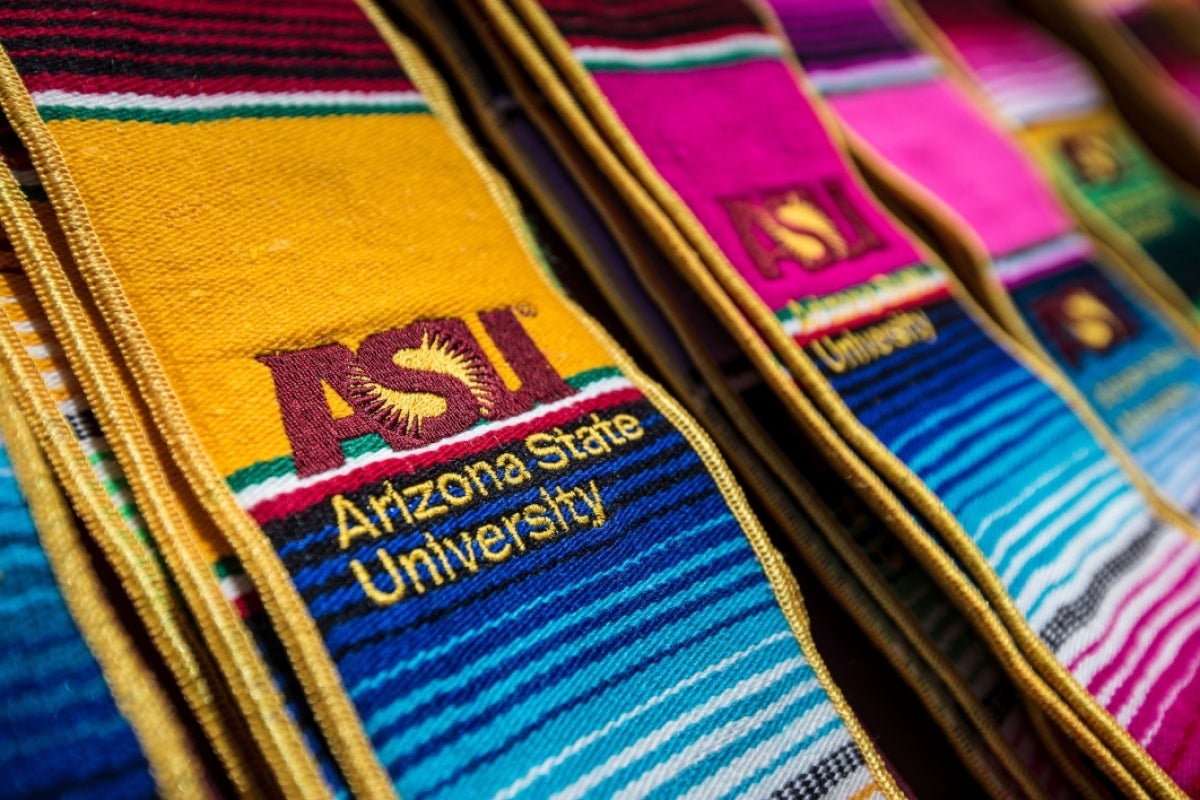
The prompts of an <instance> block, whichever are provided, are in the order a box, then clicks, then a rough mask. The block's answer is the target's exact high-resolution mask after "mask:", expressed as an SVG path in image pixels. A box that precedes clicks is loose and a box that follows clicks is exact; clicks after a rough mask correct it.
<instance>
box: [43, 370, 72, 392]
mask: <svg viewBox="0 0 1200 800" xmlns="http://www.w3.org/2000/svg"><path fill="white" fill-rule="evenodd" d="M38 372H39V374H41V376H42V383H44V384H46V386H48V387H49V388H51V389H61V388H63V386H65V385H66V382H65V381H64V380H63V376H62V373H61V372H58V371H51V370H47V371H45V372H43V371H42V370H38Z"/></svg>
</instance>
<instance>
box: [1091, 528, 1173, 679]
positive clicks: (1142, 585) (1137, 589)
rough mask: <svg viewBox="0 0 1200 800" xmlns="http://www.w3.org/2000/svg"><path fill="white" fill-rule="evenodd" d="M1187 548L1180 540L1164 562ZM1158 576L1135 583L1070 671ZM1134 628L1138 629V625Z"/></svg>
mask: <svg viewBox="0 0 1200 800" xmlns="http://www.w3.org/2000/svg"><path fill="white" fill-rule="evenodd" d="M1186 548H1187V543H1186V542H1180V543H1179V544H1177V545H1176V546H1175V547H1173V548H1172V549H1171V552H1170V553H1169V554H1168V556H1167V557H1166V558H1164V559H1163V563H1164V564H1167V563H1170V562H1171V561H1172V560H1173V559H1174V558H1175V557H1176V556H1178V555H1179V553H1180V552H1181V551H1183V550H1184V549H1186ZM1156 577H1158V571H1157V570H1153V571H1151V572H1150V573H1148V574H1147V575H1146V577H1145V578H1143V579H1142V580H1141V581H1139V582H1138V583H1137V584H1135V585H1134V587H1133V588H1132V589H1131V590H1130V592H1129V594H1127V595H1126V596H1125V599H1124V600H1122V601H1121V602H1120V604H1119V605H1118V606H1117V607H1116V609H1115V610H1114V611H1113V615H1112V617H1111V618H1110V619H1109V622H1108V625H1107V626H1106V627H1105V629H1104V631H1103V632H1102V633H1101V634H1100V636H1098V637H1097V638H1096V640H1095V641H1094V642H1092V643H1091V644H1089V645H1088V646H1087V648H1086V649H1084V650H1083V652H1081V653H1080V654H1079V655H1077V656H1076V657H1075V658H1074V659H1072V660H1071V663H1070V664H1068V665H1067V669H1068V670H1069V671H1070V672H1074V671H1075V668H1076V667H1078V666H1079V662H1081V661H1083V660H1084V659H1085V658H1087V657H1088V656H1090V655H1091V654H1092V653H1094V652H1095V651H1096V650H1098V649H1099V648H1100V646H1101V645H1102V644H1104V642H1105V640H1107V639H1108V637H1109V635H1110V634H1111V633H1112V631H1113V628H1115V627H1116V625H1117V620H1118V619H1119V618H1120V616H1121V612H1123V611H1124V610H1125V609H1126V608H1128V607H1129V605H1130V604H1132V603H1133V601H1134V600H1136V599H1137V596H1138V595H1139V594H1141V593H1142V591H1144V590H1145V589H1146V587H1148V586H1150V584H1152V583H1153V582H1154V579H1155V578H1156ZM1160 602H1161V601H1160ZM1134 629H1135V630H1136V626H1135V628H1134Z"/></svg>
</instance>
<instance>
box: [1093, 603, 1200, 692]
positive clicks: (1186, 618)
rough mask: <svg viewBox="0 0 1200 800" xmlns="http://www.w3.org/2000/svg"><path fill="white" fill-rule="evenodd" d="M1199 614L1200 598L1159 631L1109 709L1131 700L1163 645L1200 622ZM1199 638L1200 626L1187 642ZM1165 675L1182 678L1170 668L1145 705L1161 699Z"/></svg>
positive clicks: (1118, 689)
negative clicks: (1178, 632) (1174, 635)
mask: <svg viewBox="0 0 1200 800" xmlns="http://www.w3.org/2000/svg"><path fill="white" fill-rule="evenodd" d="M1168 599H1169V598H1168ZM1197 612H1200V597H1197V598H1196V599H1195V600H1193V601H1192V602H1191V603H1188V604H1187V606H1186V607H1185V608H1184V609H1183V610H1182V611H1180V613H1179V614H1177V615H1175V617H1173V618H1172V619H1171V621H1170V623H1169V624H1168V625H1166V626H1165V627H1164V628H1163V629H1162V630H1161V631H1159V633H1158V635H1157V636H1155V637H1154V640H1153V642H1152V643H1151V645H1150V647H1149V648H1148V649H1147V650H1146V652H1145V653H1144V654H1143V655H1142V657H1141V658H1139V659H1138V661H1137V668H1135V669H1134V671H1133V673H1132V674H1131V675H1130V676H1129V678H1128V679H1127V680H1126V681H1125V682H1124V683H1122V684H1121V685H1120V686H1119V687H1118V688H1117V691H1116V694H1114V695H1113V698H1112V700H1111V701H1109V704H1108V705H1109V708H1111V709H1117V708H1120V707H1121V706H1122V705H1124V704H1125V703H1126V701H1128V700H1129V699H1130V697H1131V696H1132V695H1133V690H1134V688H1135V687H1136V686H1137V684H1138V683H1141V682H1142V681H1141V680H1140V679H1142V678H1145V677H1147V675H1146V673H1145V670H1146V668H1147V667H1149V665H1150V663H1151V662H1152V661H1154V659H1155V657H1157V656H1158V654H1159V653H1160V652H1161V650H1162V647H1163V645H1164V644H1165V643H1166V640H1167V639H1168V638H1170V636H1171V634H1172V633H1173V632H1174V631H1176V630H1178V629H1179V627H1180V626H1181V625H1184V624H1186V623H1188V622H1190V621H1200V620H1196V617H1197ZM1197 636H1200V624H1198V625H1197V626H1196V630H1194V631H1193V632H1192V633H1190V634H1188V639H1187V642H1191V641H1192V640H1193V639H1195V638H1196V637H1197ZM1187 642H1185V644H1187ZM1181 649H1182V648H1181ZM1164 675H1174V676H1175V677H1177V678H1178V677H1180V668H1179V667H1175V666H1172V667H1168V668H1167V671H1166V672H1165V673H1164V674H1163V675H1159V676H1157V677H1155V678H1154V684H1153V686H1152V687H1151V689H1150V692H1149V694H1148V695H1147V700H1146V701H1144V702H1145V704H1149V703H1150V702H1151V698H1157V697H1160V694H1158V692H1159V691H1160V689H1161V688H1162V686H1163V680H1164ZM1168 685H1169V683H1168ZM1145 704H1144V705H1143V706H1142V708H1141V709H1139V710H1138V712H1136V713H1141V711H1142V710H1143V709H1144V708H1145V707H1146V706H1145Z"/></svg>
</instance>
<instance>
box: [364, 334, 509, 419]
mask: <svg viewBox="0 0 1200 800" xmlns="http://www.w3.org/2000/svg"><path fill="white" fill-rule="evenodd" d="M392 361H393V362H394V363H395V364H396V366H398V367H405V368H408V369H416V370H421V371H422V372H434V373H438V374H441V375H448V376H450V377H453V378H456V379H458V380H460V381H462V383H463V384H465V385H466V386H467V388H468V389H469V390H470V391H471V395H472V396H473V397H474V398H475V400H476V402H478V404H479V407H480V410H481V412H482V413H483V415H484V416H487V415H488V414H489V412H490V411H491V409H492V406H493V405H494V404H495V393H496V391H497V387H496V386H495V385H494V384H495V380H494V378H493V377H492V375H491V374H490V373H489V371H488V368H487V365H486V364H484V363H483V361H482V359H481V358H480V357H479V356H478V355H477V354H476V353H475V352H474V351H473V350H471V349H470V348H468V347H466V346H464V345H462V344H461V343H460V342H457V341H455V340H454V339H453V338H452V337H448V336H446V335H444V334H442V333H437V332H435V333H432V334H431V332H430V331H428V330H426V331H425V332H424V334H423V335H422V337H421V344H420V346H418V347H415V348H411V349H404V350H400V351H399V352H397V353H396V354H395V355H394V356H393V357H392ZM348 378H349V384H350V394H351V396H352V401H353V402H354V404H355V405H356V406H357V407H358V408H360V409H362V410H363V411H364V412H366V413H368V414H370V415H371V416H373V417H375V418H376V419H377V420H379V421H380V422H381V423H383V424H384V425H386V426H387V427H389V428H391V429H392V430H395V431H398V432H400V433H403V434H404V435H406V436H420V435H421V431H422V428H423V427H424V424H425V422H426V421H427V420H429V419H432V418H434V417H439V416H441V415H442V414H444V413H446V409H447V405H446V400H445V398H443V397H442V396H441V395H439V394H435V393H433V392H423V391H413V392H404V391H400V390H397V389H393V388H391V387H388V386H384V385H383V384H381V383H379V381H377V380H375V379H374V378H373V377H371V376H370V375H369V374H368V373H367V371H366V370H364V369H363V368H362V367H361V366H359V365H358V364H355V365H354V366H352V367H351V368H350V373H349V376H348Z"/></svg>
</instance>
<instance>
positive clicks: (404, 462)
mask: <svg viewBox="0 0 1200 800" xmlns="http://www.w3.org/2000/svg"><path fill="white" fill-rule="evenodd" d="M642 397H643V395H642V393H641V392H640V391H638V390H637V389H633V388H630V389H618V390H616V391H613V392H608V393H605V394H603V395H600V396H599V397H595V398H591V399H589V400H585V401H584V402H582V403H577V404H574V405H571V406H569V407H567V408H563V409H559V410H557V411H553V412H551V413H549V414H545V415H543V416H540V417H538V418H537V419H534V420H530V421H529V422H526V423H523V424H521V425H514V426H512V427H510V428H505V429H502V430H497V431H496V432H494V433H490V434H489V435H485V436H481V437H477V438H475V439H472V440H470V441H466V442H456V443H454V444H450V445H447V446H446V447H444V448H441V449H438V450H433V451H431V452H427V453H418V454H415V455H405V454H403V453H397V454H396V455H395V456H393V457H391V458H387V459H383V460H381V461H376V462H374V463H371V464H367V465H366V466H364V467H362V468H360V469H357V470H355V471H354V472H352V473H349V474H347V475H339V476H336V477H333V478H330V479H329V480H327V481H322V482H321V483H319V484H316V485H314V486H306V487H303V488H300V489H296V490H293V491H291V492H288V493H286V494H282V495H278V496H276V497H272V498H270V499H267V500H263V501H261V502H259V503H257V504H256V505H254V506H251V507H250V508H249V509H247V511H248V512H249V514H250V516H252V517H254V521H255V522H257V523H258V524H259V525H265V524H266V523H267V522H270V521H271V520H274V519H281V518H283V517H286V516H288V515H290V514H294V513H296V512H299V511H303V510H305V509H307V508H311V507H312V506H314V505H316V504H317V503H320V502H322V501H324V500H326V499H328V498H330V497H332V496H333V495H335V494H339V493H342V492H352V491H355V490H356V489H360V488H362V487H363V486H366V485H368V484H371V483H377V482H379V481H381V480H383V479H385V478H394V477H397V476H399V475H401V474H404V473H409V472H415V471H416V470H418V469H422V468H424V467H430V466H433V465H435V464H442V463H445V462H448V461H451V460H453V459H457V458H463V457H466V456H471V455H474V454H476V453H479V452H481V451H483V450H491V449H494V448H496V447H499V446H501V445H505V444H509V443H511V442H514V441H517V440H519V439H524V438H525V437H526V436H529V435H530V434H533V433H540V432H541V431H544V430H546V429H547V428H552V427H554V426H555V425H561V424H562V423H564V422H569V421H571V420H574V419H578V418H579V417H581V416H583V415H585V414H588V413H591V412H593V411H599V410H602V409H605V408H611V407H612V406H615V405H621V404H623V403H632V402H634V401H636V400H640V399H642Z"/></svg>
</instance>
